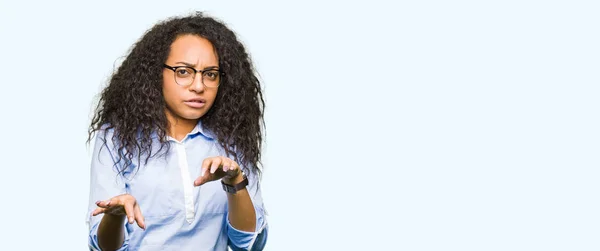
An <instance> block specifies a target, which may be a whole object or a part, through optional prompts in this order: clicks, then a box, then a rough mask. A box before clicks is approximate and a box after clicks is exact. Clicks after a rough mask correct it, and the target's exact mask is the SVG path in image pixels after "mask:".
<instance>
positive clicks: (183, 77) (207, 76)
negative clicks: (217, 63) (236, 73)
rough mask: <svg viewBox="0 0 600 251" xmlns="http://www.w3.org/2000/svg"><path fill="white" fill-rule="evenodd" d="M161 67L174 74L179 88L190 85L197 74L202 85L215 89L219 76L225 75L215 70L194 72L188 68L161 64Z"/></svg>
mask: <svg viewBox="0 0 600 251" xmlns="http://www.w3.org/2000/svg"><path fill="white" fill-rule="evenodd" d="M163 67H165V68H167V69H169V70H172V71H173V72H174V73H175V74H173V75H174V77H175V83H177V84H178V85H181V86H188V85H190V84H192V82H194V78H196V73H198V72H199V73H200V74H201V75H202V84H203V85H204V86H206V87H208V88H215V87H218V86H219V83H220V82H221V76H224V75H225V72H222V71H221V70H219V69H215V68H209V69H206V70H196V69H194V68H192V67H189V66H170V65H167V64H163Z"/></svg>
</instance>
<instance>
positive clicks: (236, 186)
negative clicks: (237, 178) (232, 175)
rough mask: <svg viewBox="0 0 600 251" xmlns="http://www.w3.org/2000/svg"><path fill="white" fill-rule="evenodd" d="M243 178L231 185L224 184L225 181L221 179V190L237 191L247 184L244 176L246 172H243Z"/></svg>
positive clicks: (246, 178)
mask: <svg viewBox="0 0 600 251" xmlns="http://www.w3.org/2000/svg"><path fill="white" fill-rule="evenodd" d="M243 178H244V179H243V180H242V181H241V182H240V183H237V184H235V185H233V186H232V185H228V184H225V182H223V180H221V184H222V185H223V190H225V192H228V193H233V194H235V193H236V192H237V191H239V190H242V189H244V188H245V187H246V186H248V177H246V174H244V175H243Z"/></svg>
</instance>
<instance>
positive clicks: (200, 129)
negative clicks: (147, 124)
mask: <svg viewBox="0 0 600 251" xmlns="http://www.w3.org/2000/svg"><path fill="white" fill-rule="evenodd" d="M154 135H155V136H156V134H154ZM198 135H202V136H204V137H205V138H207V139H209V140H213V139H215V135H214V134H213V133H212V132H211V131H210V130H208V129H206V128H204V127H203V126H202V122H200V120H198V123H197V124H196V126H195V127H194V129H192V131H191V132H189V133H188V134H187V135H185V137H184V138H183V140H182V141H181V142H183V141H185V140H186V139H187V138H194V137H196V136H198ZM167 139H168V140H173V141H177V140H176V139H174V138H172V137H171V136H168V135H167Z"/></svg>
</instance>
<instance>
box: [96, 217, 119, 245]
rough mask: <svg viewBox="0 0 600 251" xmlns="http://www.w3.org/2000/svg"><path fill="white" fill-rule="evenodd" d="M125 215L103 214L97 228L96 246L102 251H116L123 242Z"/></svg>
mask: <svg viewBox="0 0 600 251" xmlns="http://www.w3.org/2000/svg"><path fill="white" fill-rule="evenodd" d="M124 220H125V215H122V216H121V215H112V214H104V216H103V217H102V221H100V225H99V226H98V245H99V246H100V248H101V249H102V250H103V251H108V250H117V249H119V248H120V247H121V246H123V242H124V241H125V240H124V239H125V226H124V224H123V223H124Z"/></svg>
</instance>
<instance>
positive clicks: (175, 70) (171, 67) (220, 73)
mask: <svg viewBox="0 0 600 251" xmlns="http://www.w3.org/2000/svg"><path fill="white" fill-rule="evenodd" d="M163 67H164V68H166V69H169V70H171V71H173V78H174V79H175V83H177V85H179V86H190V85H191V84H192V83H194V80H195V79H196V75H197V74H198V72H199V73H200V76H202V74H204V72H205V71H217V72H219V75H220V76H221V77H222V76H225V72H223V71H221V69H218V68H217V69H215V68H209V69H206V70H196V69H194V67H191V66H170V65H168V64H163ZM179 68H186V69H192V71H194V76H193V77H192V81H190V83H189V84H187V85H182V84H180V83H179V82H177V69H179ZM200 83H202V85H204V87H206V88H217V87H219V86H220V85H221V79H220V78H219V83H218V84H217V86H207V85H205V84H204V77H201V78H200Z"/></svg>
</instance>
